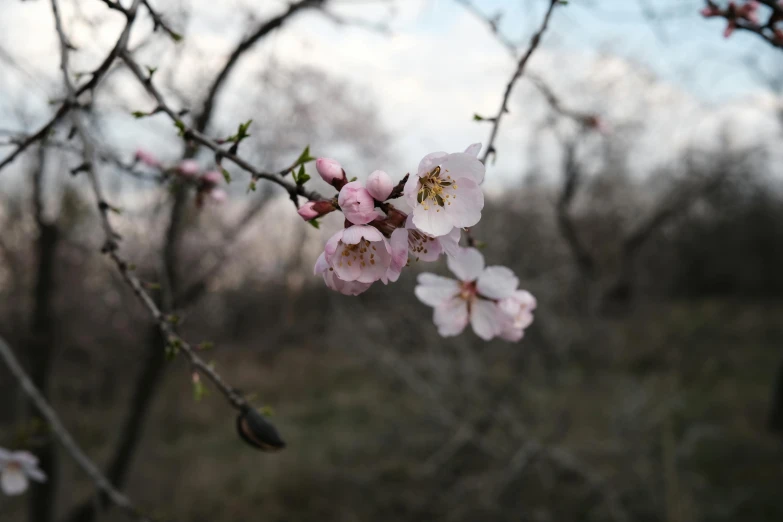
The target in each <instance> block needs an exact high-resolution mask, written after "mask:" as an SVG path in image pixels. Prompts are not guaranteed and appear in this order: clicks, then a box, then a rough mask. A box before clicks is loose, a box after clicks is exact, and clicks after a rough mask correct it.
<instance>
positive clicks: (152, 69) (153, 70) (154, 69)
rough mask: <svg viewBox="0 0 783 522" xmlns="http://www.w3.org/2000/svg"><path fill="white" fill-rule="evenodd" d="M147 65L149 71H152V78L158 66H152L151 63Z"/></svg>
mask: <svg viewBox="0 0 783 522" xmlns="http://www.w3.org/2000/svg"><path fill="white" fill-rule="evenodd" d="M146 67H147V72H149V73H150V78H152V75H153V74H155V71H157V70H158V68H157V67H150V66H149V65H147V66H146Z"/></svg>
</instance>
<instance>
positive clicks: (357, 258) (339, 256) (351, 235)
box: [324, 225, 392, 283]
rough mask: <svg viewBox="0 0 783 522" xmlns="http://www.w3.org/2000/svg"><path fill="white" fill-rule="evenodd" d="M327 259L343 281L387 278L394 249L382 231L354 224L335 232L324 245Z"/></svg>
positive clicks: (366, 280) (365, 281) (361, 281)
mask: <svg viewBox="0 0 783 522" xmlns="http://www.w3.org/2000/svg"><path fill="white" fill-rule="evenodd" d="M324 254H325V260H326V262H327V263H328V265H329V267H330V268H333V269H334V274H335V276H337V277H338V278H339V279H342V280H343V281H346V282H350V281H358V282H359V283H373V282H375V281H378V280H379V279H380V280H382V281H383V282H384V283H386V282H387V281H388V275H387V272H388V270H389V267H390V266H391V262H392V249H391V245H389V242H388V240H387V239H386V238H385V237H384V236H383V234H381V232H380V231H379V230H378V229H377V228H374V227H371V226H368V225H353V226H351V227H348V228H346V229H343V230H340V231H338V232H337V233H335V234H334V235H333V236H332V237H331V238H329V241H327V242H326V246H325V247H324Z"/></svg>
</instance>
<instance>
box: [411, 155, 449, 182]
mask: <svg viewBox="0 0 783 522" xmlns="http://www.w3.org/2000/svg"><path fill="white" fill-rule="evenodd" d="M448 155H449V153H448V152H442V151H439V152H430V153H429V154H427V155H426V156H424V157H423V158H421V161H420V162H419V170H418V171H417V172H416V173H417V175H418V177H422V176H424V175H426V174H427V173H428V172H430V171H431V170H432V169H434V168H435V167H437V166H438V165H440V164H441V163H442V162H443V160H444V159H446V158H447V157H448Z"/></svg>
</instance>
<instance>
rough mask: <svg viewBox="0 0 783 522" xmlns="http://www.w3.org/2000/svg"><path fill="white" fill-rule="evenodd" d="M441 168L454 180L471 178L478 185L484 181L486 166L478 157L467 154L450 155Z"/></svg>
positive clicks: (456, 153)
mask: <svg viewBox="0 0 783 522" xmlns="http://www.w3.org/2000/svg"><path fill="white" fill-rule="evenodd" d="M440 166H441V168H442V169H443V170H444V172H446V173H447V174H448V175H449V176H451V177H452V178H454V179H459V178H470V179H472V180H473V181H475V182H476V183H477V184H478V183H481V182H482V181H484V172H485V171H486V169H485V168H484V164H483V163H481V162H480V161H479V160H478V159H476V156H473V155H472V154H467V153H465V152H455V153H453V154H449V155H448V157H447V158H446V159H445V160H443V162H442V163H441V165H440Z"/></svg>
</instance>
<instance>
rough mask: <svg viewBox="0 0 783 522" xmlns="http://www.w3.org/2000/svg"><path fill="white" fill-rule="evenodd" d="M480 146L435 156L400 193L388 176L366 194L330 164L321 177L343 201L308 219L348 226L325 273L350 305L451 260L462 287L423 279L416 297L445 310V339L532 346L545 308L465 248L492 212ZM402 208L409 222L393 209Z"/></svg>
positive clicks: (322, 259) (319, 165)
mask: <svg viewBox="0 0 783 522" xmlns="http://www.w3.org/2000/svg"><path fill="white" fill-rule="evenodd" d="M480 149H481V145H480V144H475V145H471V146H470V147H468V148H467V150H465V152H455V153H446V152H433V153H431V154H427V155H426V156H425V157H424V158H423V159H422V160H421V162H419V166H418V169H417V170H416V174H415V175H410V174H409V175H407V176H406V177H405V178H404V179H403V180H402V181H400V182H399V183H398V184H396V185H395V183H394V182H393V181H392V179H391V177H390V176H389V175H388V174H387V173H386V172H383V171H381V170H376V171H374V172H373V173H371V174H370V175H369V177H368V178H367V182H366V184H364V185H363V184H362V183H361V182H359V181H349V180H348V179H347V176H346V174H345V170H344V169H343V168H342V166H341V165H340V164H339V163H338V162H337V161H335V160H332V159H328V158H320V159H318V160H317V161H316V169H317V170H318V173H319V174H320V176H321V178H323V179H324V181H326V182H327V183H329V184H330V185H332V186H333V187H335V188H336V189H337V190H338V191H339V193H338V195H337V197H336V198H334V199H332V200H328V201H327V200H322V201H310V202H308V203H306V204H304V205H303V206H302V207H301V208H300V209H299V215H300V216H301V217H302V218H303V219H304V220H306V221H310V220H313V219H316V218H317V217H320V216H322V215H324V214H327V213H329V212H332V211H334V210H337V209H339V210H341V211H342V213H343V215H344V216H345V223H344V227H343V228H342V229H341V230H338V231H337V232H336V233H335V234H334V235H332V236H331V237H330V238H329V240H328V241H327V242H326V245H325V246H324V251H323V253H321V255H320V256H319V257H318V260H317V261H316V263H315V268H314V272H315V274H316V275H321V276H322V277H323V279H324V282H325V283H326V286H327V287H329V288H330V289H332V290H335V291H337V292H340V293H341V294H345V295H354V296H355V295H359V294H361V293H363V292H365V291H366V290H367V289H368V288H370V286H372V285H373V283H375V282H376V281H381V282H382V283H383V284H389V283H391V282H395V281H397V279H398V278H399V277H400V274H401V272H402V270H403V269H404V268H405V267H406V266H409V265H410V264H411V261H414V262H415V261H421V262H432V261H436V260H438V259H439V258H440V256H441V255H445V256H446V257H447V263H448V266H449V268H451V270H452V271H453V272H454V273H455V274H456V275H457V276H458V277H459V278H460V279H461V282H458V281H453V280H450V279H446V278H443V277H440V276H436V275H433V274H421V275H420V276H419V283H420V284H419V286H418V287H417V288H416V295H417V296H418V297H419V299H420V300H421V301H423V302H424V303H425V304H427V305H430V306H432V307H434V308H435V316H434V317H435V324H436V325H437V326H438V331H439V332H440V334H441V335H443V336H451V335H457V334H459V333H460V332H462V331H463V330H464V328H465V326H466V325H467V324H468V322H470V323H471V325H472V326H473V330H474V331H475V332H476V334H477V335H478V336H479V337H481V338H482V339H485V340H489V339H492V338H493V337H501V338H503V339H506V340H509V341H518V340H519V339H521V338H522V335H523V330H524V329H525V328H526V327H527V326H528V325H529V324H530V323H531V322H532V310H533V308H535V299H534V298H533V297H532V296H531V295H530V294H529V293H527V292H525V291H522V290H518V289H517V286H518V284H519V281H518V279H517V278H516V276H514V274H513V272H511V270H509V269H508V268H505V267H500V266H494V267H487V268H485V267H484V258H483V256H482V255H481V253H479V252H478V251H477V250H476V249H473V248H461V247H460V246H459V242H460V238H461V232H462V230H463V229H464V228H468V227H472V226H474V225H476V224H477V223H478V222H479V220H480V219H481V211H482V209H483V207H484V193H483V192H482V190H481V187H480V185H481V183H482V182H483V181H484V173H485V168H484V164H483V163H482V162H481V161H479V160H478V153H479V150H480ZM396 198H402V200H403V201H404V202H405V203H407V205H408V206H409V207H410V212H405V211H403V210H401V209H399V208H397V207H395V206H394V205H393V204H391V203H390V202H389V201H390V200H391V199H396Z"/></svg>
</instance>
